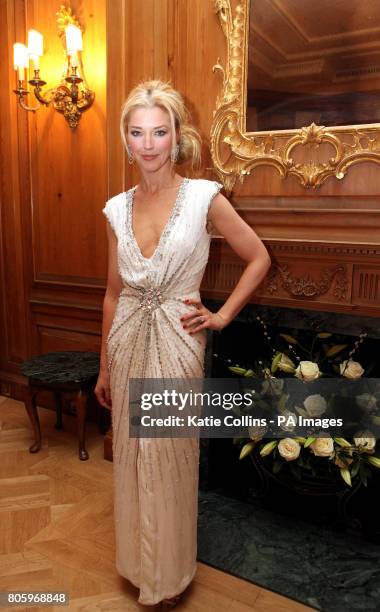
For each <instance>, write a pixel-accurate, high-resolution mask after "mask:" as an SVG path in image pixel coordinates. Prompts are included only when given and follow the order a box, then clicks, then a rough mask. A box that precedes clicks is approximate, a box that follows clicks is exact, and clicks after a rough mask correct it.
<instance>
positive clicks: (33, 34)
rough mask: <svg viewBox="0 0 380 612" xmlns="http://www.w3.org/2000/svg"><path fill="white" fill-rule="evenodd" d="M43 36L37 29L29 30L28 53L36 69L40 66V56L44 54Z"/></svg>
mask: <svg viewBox="0 0 380 612" xmlns="http://www.w3.org/2000/svg"><path fill="white" fill-rule="evenodd" d="M43 40H44V39H43V36H42V34H40V33H39V32H37V30H29V32H28V53H29V57H30V58H31V60H33V63H34V69H35V70H38V69H39V67H40V57H41V55H43V47H44V43H43Z"/></svg>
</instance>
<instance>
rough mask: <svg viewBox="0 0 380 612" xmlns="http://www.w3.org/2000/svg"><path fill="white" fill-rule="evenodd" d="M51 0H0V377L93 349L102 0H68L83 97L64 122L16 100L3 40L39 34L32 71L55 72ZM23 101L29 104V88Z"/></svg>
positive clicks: (100, 272) (99, 255)
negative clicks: (84, 104) (88, 93)
mask: <svg viewBox="0 0 380 612" xmlns="http://www.w3.org/2000/svg"><path fill="white" fill-rule="evenodd" d="M60 5H61V2H60V1H59V0H57V1H52V0H25V1H20V0H17V1H16V0H6V1H5V0H4V1H3V2H1V4H0V24H1V25H0V27H1V30H2V31H1V39H2V41H7V45H6V49H7V57H6V58H4V61H3V62H2V63H1V66H0V70H1V77H2V82H3V87H2V91H1V95H0V105H1V107H0V109H1V117H2V121H1V126H0V130H1V141H0V142H1V145H0V155H1V170H0V172H1V185H0V197H1V222H2V223H1V303H2V309H1V337H2V351H1V357H0V359H1V362H0V368H1V380H2V382H3V387H2V391H3V392H4V393H10V394H12V395H14V394H15V392H14V388H13V387H12V384H13V383H18V382H22V381H23V379H22V377H20V375H19V364H20V362H21V361H22V360H24V359H26V358H28V357H30V356H31V355H33V354H39V353H44V352H48V351H53V350H66V349H78V350H97V349H98V347H99V344H100V336H99V334H100V322H101V302H102V297H103V293H104V287H105V281H106V265H107V244H106V233H105V227H104V217H103V215H102V213H101V211H100V209H101V207H102V206H104V201H105V200H106V198H107V192H108V187H107V156H106V146H107V137H106V130H107V124H106V93H107V90H106V80H107V79H106V77H107V66H106V59H107V56H106V3H105V0H88V1H86V2H82V1H79V0H78V2H74V1H73V2H71V7H72V9H73V11H74V13H75V14H76V15H77V16H78V18H79V20H80V22H81V23H82V24H83V25H84V27H85V34H84V53H83V59H84V67H85V73H86V78H87V80H88V83H89V85H90V87H91V88H92V89H94V90H95V92H96V98H95V103H94V105H93V107H92V108H91V109H90V110H88V111H87V112H86V113H84V115H83V116H82V119H81V121H80V123H79V126H78V128H77V129H76V130H71V129H70V128H69V126H68V124H67V123H66V121H65V120H64V118H63V116H62V115H61V114H59V113H57V112H56V111H54V109H53V108H50V107H48V108H45V107H42V108H40V109H39V110H38V111H37V112H36V113H27V112H25V111H24V110H23V109H21V108H19V107H18V106H17V104H16V96H15V95H14V93H13V92H12V89H13V88H14V87H15V84H16V81H15V73H14V70H13V49H12V46H13V43H14V42H15V41H20V42H25V43H26V36H27V30H28V29H29V28H32V27H34V28H36V29H38V30H39V31H41V32H42V33H43V35H44V51H45V54H44V57H43V58H42V61H41V77H42V78H43V79H44V80H46V81H47V83H48V85H47V86H48V87H49V86H50V87H51V86H53V85H55V84H56V83H57V82H59V80H60V77H61V72H62V57H63V49H62V43H61V40H60V39H59V37H58V34H57V24H56V16H55V13H56V11H57V10H58V9H59V7H60ZM29 98H30V100H29V103H30V104H31V105H34V104H35V100H34V96H32V95H31V96H29Z"/></svg>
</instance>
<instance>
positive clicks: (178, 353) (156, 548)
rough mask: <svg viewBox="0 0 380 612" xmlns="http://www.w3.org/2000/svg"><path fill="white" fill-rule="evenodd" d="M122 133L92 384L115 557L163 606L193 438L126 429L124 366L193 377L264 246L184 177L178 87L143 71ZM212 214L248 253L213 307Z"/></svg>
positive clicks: (196, 151) (258, 272)
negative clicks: (104, 414) (99, 414)
mask: <svg viewBox="0 0 380 612" xmlns="http://www.w3.org/2000/svg"><path fill="white" fill-rule="evenodd" d="M120 127H121V137H122V140H123V143H124V145H125V148H126V151H127V155H128V159H129V162H130V163H131V164H136V165H137V167H138V169H139V173H140V180H139V183H138V185H136V186H135V187H133V188H132V189H129V190H128V191H127V192H126V193H121V194H119V195H117V196H115V197H113V198H111V199H110V200H109V201H108V202H107V203H106V206H105V208H104V209H103V212H104V214H105V216H106V218H107V219H108V222H109V223H108V224H107V235H108V245H109V264H108V282H107V290H106V294H105V297H104V306H103V326H102V347H101V370H100V374H99V379H98V382H97V385H96V389H95V393H96V395H97V398H98V400H99V402H100V403H101V404H102V405H104V406H106V407H108V408H109V409H110V410H111V411H112V424H113V462H114V507H115V530H116V568H117V571H118V572H119V574H121V575H122V576H124V577H125V578H127V579H128V580H129V581H130V582H132V583H133V584H134V585H135V586H136V587H138V588H139V589H140V594H139V599H138V602H139V603H140V604H145V605H155V604H159V605H160V609H166V610H168V609H170V608H171V607H173V606H175V605H176V603H177V602H178V601H179V598H180V597H181V594H182V593H183V592H184V590H185V589H186V587H187V586H188V585H189V584H190V582H191V581H192V579H193V577H194V574H195V572H196V567H197V566H196V556H197V504H198V467H199V441H198V440H197V439H196V438H176V439H175V438H161V439H160V438H158V439H157V438H140V439H138V438H129V422H128V414H129V411H128V379H129V378H144V377H147V378H201V377H202V376H203V375H204V370H203V360H204V351H205V343H206V329H212V330H220V329H222V328H223V327H225V326H226V325H228V324H229V323H230V321H232V319H233V318H234V317H235V316H236V314H237V313H238V312H239V311H240V310H241V308H242V307H243V306H244V305H245V304H246V303H247V301H248V300H249V297H250V296H251V294H252V292H253V291H254V290H255V288H256V287H257V286H258V285H259V284H260V283H261V281H262V280H263V278H264V277H265V275H266V274H267V271H268V268H269V267H270V258H269V255H268V252H267V250H266V248H265V246H264V245H263V243H262V241H261V240H260V239H259V237H258V236H257V235H256V234H255V232H254V231H253V230H252V229H251V228H250V227H249V226H248V225H247V224H246V223H245V222H244V221H243V220H242V219H241V217H240V216H239V215H238V214H237V213H236V211H235V210H234V208H233V206H232V205H231V204H230V203H229V201H228V200H227V199H226V198H225V197H224V196H223V195H222V194H221V193H219V192H220V189H221V187H222V186H221V185H220V184H219V183H217V182H215V181H209V180H204V179H188V178H183V177H182V176H181V175H180V174H179V173H177V166H178V165H179V164H181V163H182V162H184V161H189V160H190V161H191V162H192V165H193V166H194V167H195V166H197V165H198V166H199V162H200V138H199V135H198V133H197V131H196V129H195V128H194V127H193V126H192V125H190V123H189V119H188V113H187V111H186V108H185V106H184V102H183V99H182V97H181V95H180V94H179V93H178V92H177V91H175V90H174V89H173V88H172V87H171V86H170V85H169V84H167V83H163V82H160V81H148V82H145V83H141V84H140V85H138V86H137V87H136V88H135V89H133V91H131V93H130V95H129V96H128V98H127V100H126V102H125V104H124V106H123V110H122V115H121V126H120ZM209 223H210V224H211V225H212V226H213V227H214V228H215V230H216V232H217V233H218V234H219V235H222V236H224V238H225V239H226V241H227V242H228V243H229V244H230V245H231V247H232V249H233V250H234V251H235V252H236V253H237V255H238V256H239V257H241V258H242V259H243V260H245V262H246V264H247V265H246V267H245V270H244V272H243V274H242V276H241V278H240V280H239V282H238V283H237V285H236V287H235V289H234V290H233V292H232V293H231V295H230V296H229V298H228V299H227V300H226V302H225V303H224V304H223V306H222V307H221V308H220V309H219V310H218V311H217V312H210V310H208V309H207V308H206V307H205V306H204V305H203V304H202V302H201V300H200V294H199V287H200V284H201V280H202V276H203V273H204V269H205V266H206V263H207V259H208V254H209V246H210V234H209V232H208V229H207V228H208V227H209V225H208V224H209Z"/></svg>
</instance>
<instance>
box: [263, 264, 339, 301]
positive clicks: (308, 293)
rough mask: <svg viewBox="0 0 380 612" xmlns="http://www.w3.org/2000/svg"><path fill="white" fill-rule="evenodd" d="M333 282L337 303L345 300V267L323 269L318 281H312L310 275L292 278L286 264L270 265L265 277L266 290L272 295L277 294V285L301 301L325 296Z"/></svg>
mask: <svg viewBox="0 0 380 612" xmlns="http://www.w3.org/2000/svg"><path fill="white" fill-rule="evenodd" d="M334 278H335V279H336V280H335V285H334V290H333V294H334V297H335V298H336V299H337V300H339V301H345V300H346V299H347V288H348V279H347V270H346V268H345V266H341V265H338V266H334V267H333V268H325V269H324V270H323V272H322V276H321V278H320V279H318V280H315V279H313V278H312V277H311V276H310V274H307V275H306V276H304V277H296V276H292V274H291V272H290V270H289V267H288V266H287V265H286V264H283V265H279V264H272V267H271V269H270V271H269V274H268V276H267V282H266V290H267V291H268V292H269V293H270V294H271V295H273V294H274V293H277V292H278V289H279V284H281V287H282V288H283V289H285V291H287V292H288V293H289V294H290V295H291V296H292V297H294V298H297V299H299V298H302V299H315V298H318V297H320V296H321V295H324V294H326V293H327V292H328V291H329V290H330V289H331V287H332V284H333V280H334Z"/></svg>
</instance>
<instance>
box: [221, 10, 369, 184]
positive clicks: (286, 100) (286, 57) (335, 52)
mask: <svg viewBox="0 0 380 612" xmlns="http://www.w3.org/2000/svg"><path fill="white" fill-rule="evenodd" d="M214 1H215V7H216V12H217V14H218V16H219V20H220V24H221V27H222V29H223V33H224V35H225V38H226V63H225V65H222V64H221V62H220V61H218V63H217V64H216V65H215V66H214V71H219V72H220V73H221V74H222V76H223V80H222V90H221V94H220V95H219V97H218V99H217V102H216V109H215V112H214V118H213V124H212V127H211V154H212V159H213V162H214V167H215V169H216V171H217V174H218V177H219V179H220V180H221V181H222V182H223V184H224V186H225V189H226V191H227V192H228V193H230V192H231V191H232V189H233V187H234V184H235V182H236V180H237V179H239V180H240V181H243V180H244V179H245V177H246V176H247V175H248V174H250V173H251V171H252V170H253V169H254V168H255V167H257V166H263V165H264V166H265V165H269V166H271V167H272V168H274V169H276V170H277V171H278V172H279V173H280V175H281V176H282V177H283V178H286V177H288V176H295V177H296V178H297V179H298V180H299V182H300V183H301V185H303V186H304V187H306V188H313V189H315V188H317V187H319V186H320V185H322V184H323V183H324V182H325V181H326V180H328V179H330V178H332V177H333V178H335V179H338V180H342V179H343V178H344V177H345V175H346V173H347V171H348V169H349V168H350V166H352V165H353V164H357V163H359V162H363V161H366V162H367V161H372V162H376V163H380V0H251V2H250V0H214ZM316 151H317V154H315V152H316Z"/></svg>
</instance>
